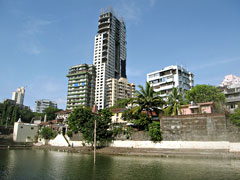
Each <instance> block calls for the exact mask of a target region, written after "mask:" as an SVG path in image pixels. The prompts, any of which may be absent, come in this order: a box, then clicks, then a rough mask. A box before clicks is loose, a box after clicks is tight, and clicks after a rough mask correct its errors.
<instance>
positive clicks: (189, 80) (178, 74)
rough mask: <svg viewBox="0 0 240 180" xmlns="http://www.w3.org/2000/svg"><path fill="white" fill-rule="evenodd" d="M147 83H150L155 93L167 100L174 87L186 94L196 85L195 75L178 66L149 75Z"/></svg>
mask: <svg viewBox="0 0 240 180" xmlns="http://www.w3.org/2000/svg"><path fill="white" fill-rule="evenodd" d="M147 82H150V84H151V86H152V87H153V89H154V91H155V92H160V96H161V97H162V98H166V97H167V96H168V94H169V93H171V92H172V89H173V88H174V87H176V88H179V90H180V91H183V92H184V91H187V90H190V89H191V88H192V87H193V84H194V80H193V74H192V73H191V72H189V71H187V70H186V69H185V68H183V67H182V66H178V65H174V66H168V67H165V68H163V69H161V70H158V71H154V72H151V73H148V74H147Z"/></svg>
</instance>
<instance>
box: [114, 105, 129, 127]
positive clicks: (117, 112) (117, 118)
mask: <svg viewBox="0 0 240 180" xmlns="http://www.w3.org/2000/svg"><path fill="white" fill-rule="evenodd" d="M125 110H127V109H126V108H117V109H112V110H111V112H112V114H113V116H112V123H113V124H120V123H121V124H126V123H127V121H124V120H123V119H122V114H123V112H124V111H125Z"/></svg>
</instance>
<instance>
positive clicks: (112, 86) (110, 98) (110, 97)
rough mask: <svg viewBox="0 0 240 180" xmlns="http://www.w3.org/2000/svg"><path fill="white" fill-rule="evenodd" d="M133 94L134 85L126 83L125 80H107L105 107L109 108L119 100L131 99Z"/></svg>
mask: <svg viewBox="0 0 240 180" xmlns="http://www.w3.org/2000/svg"><path fill="white" fill-rule="evenodd" d="M134 92H135V84H134V83H128V81H127V79H126V78H120V79H115V78H111V79H108V80H107V97H106V98H107V101H106V107H111V106H113V105H114V104H115V102H116V101H117V100H119V99H123V98H132V97H133V96H134Z"/></svg>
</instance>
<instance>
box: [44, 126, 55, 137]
mask: <svg viewBox="0 0 240 180" xmlns="http://www.w3.org/2000/svg"><path fill="white" fill-rule="evenodd" d="M40 135H41V137H42V138H44V139H53V138H55V137H56V136H57V132H56V131H53V130H52V129H51V128H50V127H43V128H42V129H41V131H40Z"/></svg>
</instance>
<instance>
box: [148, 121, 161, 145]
mask: <svg viewBox="0 0 240 180" xmlns="http://www.w3.org/2000/svg"><path fill="white" fill-rule="evenodd" d="M148 135H149V136H150V137H151V141H153V142H155V143H156V142H160V141H161V140H162V135H161V131H160V123H159V122H152V123H151V124H149V132H148Z"/></svg>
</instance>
